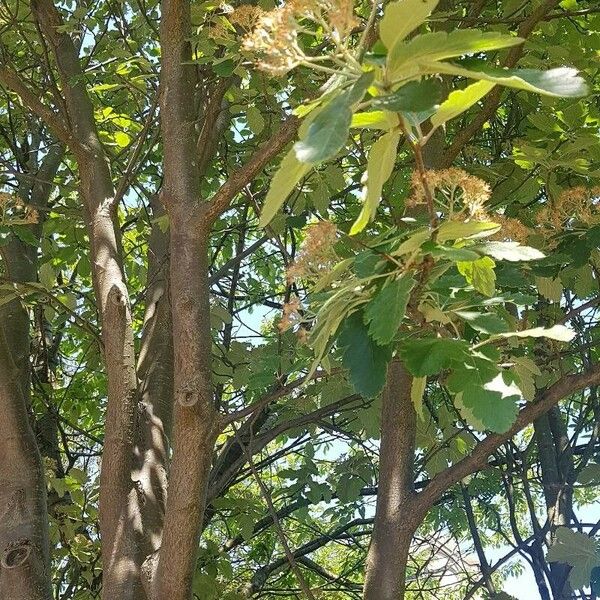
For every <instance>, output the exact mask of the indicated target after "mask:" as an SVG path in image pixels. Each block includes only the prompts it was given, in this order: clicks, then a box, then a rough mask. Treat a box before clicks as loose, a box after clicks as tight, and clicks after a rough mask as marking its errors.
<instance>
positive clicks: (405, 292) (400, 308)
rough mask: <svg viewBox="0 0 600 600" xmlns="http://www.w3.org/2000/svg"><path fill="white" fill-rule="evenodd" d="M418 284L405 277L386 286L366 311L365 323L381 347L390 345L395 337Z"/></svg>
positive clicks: (407, 276)
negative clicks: (411, 295)
mask: <svg viewBox="0 0 600 600" xmlns="http://www.w3.org/2000/svg"><path fill="white" fill-rule="evenodd" d="M416 284H417V282H416V281H415V280H414V279H413V278H412V277H410V276H409V275H403V276H402V277H400V278H399V279H396V280H394V281H392V282H390V283H388V284H387V285H386V286H384V287H383V288H382V289H381V290H380V291H379V292H378V293H377V294H376V295H375V297H374V298H373V300H371V302H369V304H368V305H367V308H366V309H365V323H366V324H367V325H368V326H369V335H370V336H371V337H372V338H373V339H374V340H375V341H376V342H377V343H378V344H379V345H381V346H384V345H386V344H389V343H390V342H391V341H392V340H393V339H394V337H395V335H396V332H397V331H398V328H399V327H400V324H401V323H402V320H403V319H404V315H405V314H406V306H407V305H408V300H409V298H410V293H411V291H412V289H413V288H414V287H415V285H416Z"/></svg>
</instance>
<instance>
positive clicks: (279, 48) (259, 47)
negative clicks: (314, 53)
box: [238, 0, 358, 75]
mask: <svg viewBox="0 0 600 600" xmlns="http://www.w3.org/2000/svg"><path fill="white" fill-rule="evenodd" d="M238 10H239V9H238ZM302 21H312V22H314V23H316V24H317V25H318V26H319V27H320V28H322V30H323V31H324V32H325V34H326V35H328V36H329V37H330V38H331V39H332V40H333V41H334V42H335V43H336V45H337V44H340V43H342V42H343V43H345V42H346V40H347V38H348V36H349V35H350V33H351V32H352V30H353V29H354V28H355V27H356V26H357V25H358V19H357V18H356V17H355V16H354V4H353V2H352V1H351V0H291V1H290V2H288V3H286V4H285V5H284V6H282V7H279V8H276V9H274V10H272V11H270V12H263V13H262V14H260V15H258V16H257V18H256V20H255V24H254V27H253V29H252V31H251V32H250V33H249V34H248V35H247V36H246V37H245V38H244V41H243V48H244V49H245V50H246V51H247V52H251V53H252V54H254V55H255V56H256V60H257V63H258V67H259V68H260V69H262V70H264V71H268V72H271V73H273V74H274V75H284V74H285V73H287V72H288V71H290V70H291V69H293V68H294V67H296V66H298V65H299V64H300V63H301V62H303V61H305V60H309V57H307V55H306V54H305V53H304V52H303V50H302V49H301V48H300V46H299V44H298V33H299V32H301V31H302V32H306V33H309V30H308V29H306V28H303V27H302Z"/></svg>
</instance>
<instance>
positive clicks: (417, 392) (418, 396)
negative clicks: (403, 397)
mask: <svg viewBox="0 0 600 600" xmlns="http://www.w3.org/2000/svg"><path fill="white" fill-rule="evenodd" d="M426 385H427V377H413V380H412V383H411V386H410V399H411V400H412V403H413V406H414V407H415V412H416V413H417V415H418V416H419V418H421V419H424V418H425V413H424V411H423V395H424V394H425V386H426Z"/></svg>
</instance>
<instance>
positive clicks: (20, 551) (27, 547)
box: [0, 538, 32, 569]
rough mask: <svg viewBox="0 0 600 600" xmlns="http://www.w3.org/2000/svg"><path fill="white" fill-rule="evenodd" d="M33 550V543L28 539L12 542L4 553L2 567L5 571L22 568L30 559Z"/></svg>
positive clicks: (0, 563)
mask: <svg viewBox="0 0 600 600" xmlns="http://www.w3.org/2000/svg"><path fill="white" fill-rule="evenodd" d="M31 550H32V546H31V542H30V541H29V540H28V539H27V538H21V539H19V540H16V541H15V542H11V543H10V544H9V545H8V546H7V547H6V548H5V549H4V552H3V553H2V558H1V559H0V566H2V568H4V569H16V568H17V567H20V566H21V565H22V564H23V563H24V562H25V561H26V560H27V559H28V558H29V555H30V554H31Z"/></svg>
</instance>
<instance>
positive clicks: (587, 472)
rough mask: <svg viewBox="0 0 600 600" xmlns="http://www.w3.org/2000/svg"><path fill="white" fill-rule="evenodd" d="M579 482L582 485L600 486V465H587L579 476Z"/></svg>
mask: <svg viewBox="0 0 600 600" xmlns="http://www.w3.org/2000/svg"><path fill="white" fill-rule="evenodd" d="M577 482H578V483H580V484H581V485H590V486H591V485H593V486H597V485H600V465H599V464H597V463H590V464H589V465H586V466H585V467H584V468H583V469H582V470H581V472H580V473H579V475H578V476H577Z"/></svg>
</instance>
